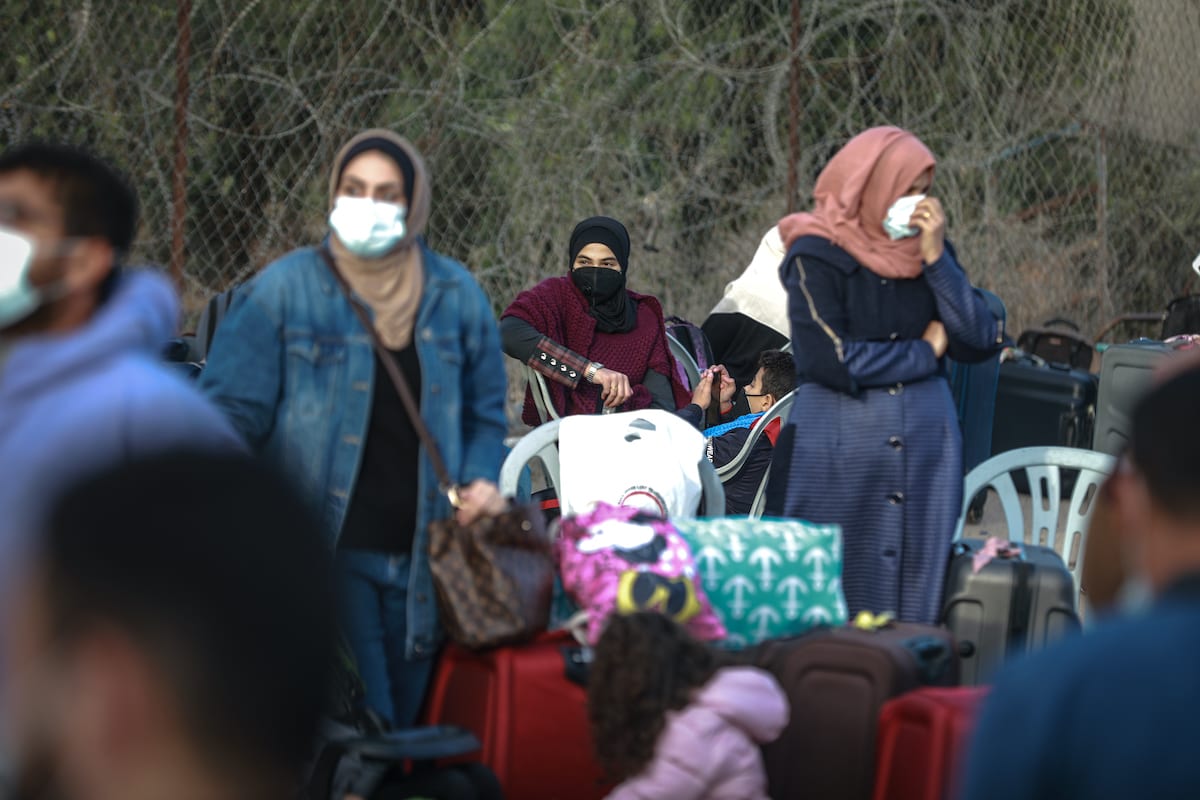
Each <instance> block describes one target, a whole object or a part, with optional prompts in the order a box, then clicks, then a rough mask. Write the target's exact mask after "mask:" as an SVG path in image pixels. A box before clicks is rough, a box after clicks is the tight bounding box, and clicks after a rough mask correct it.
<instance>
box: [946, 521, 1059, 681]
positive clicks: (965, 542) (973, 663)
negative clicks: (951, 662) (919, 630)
mask: <svg viewBox="0 0 1200 800" xmlns="http://www.w3.org/2000/svg"><path fill="white" fill-rule="evenodd" d="M983 544H984V541H983V540H982V539H962V540H960V541H957V542H955V543H954V547H953V549H952V551H951V555H950V568H949V570H948V571H947V573H946V593H945V600H944V602H943V604H942V624H944V625H945V626H946V627H947V628H949V629H950V632H951V633H953V634H954V639H955V641H956V642H957V643H958V655H959V657H960V659H961V667H960V673H961V675H962V683H963V685H967V686H973V685H980V684H986V683H990V682H991V680H992V678H993V676H994V675H995V672H996V669H997V668H998V667H999V666H1000V665H1001V664H1002V663H1003V662H1004V661H1005V660H1006V659H1007V658H1010V657H1012V656H1014V655H1017V654H1019V653H1024V652H1028V651H1030V650H1037V649H1039V648H1041V647H1043V646H1045V645H1046V644H1048V643H1050V642H1052V641H1055V640H1056V639H1060V638H1062V637H1063V636H1065V635H1067V634H1069V633H1072V632H1075V631H1078V630H1079V612H1078V605H1077V602H1076V591H1075V581H1074V579H1072V577H1071V573H1070V572H1068V571H1067V567H1066V565H1065V564H1063V560H1062V559H1061V558H1059V556H1058V553H1056V552H1054V550H1052V549H1050V548H1049V547H1040V546H1038V545H1025V544H1023V545H1019V549H1020V553H1021V554H1020V556H1018V557H1008V558H1003V557H997V558H993V559H992V560H991V561H989V562H988V563H987V564H986V565H985V566H984V567H983V568H982V569H981V570H980V571H979V572H975V571H974V568H973V562H974V557H975V554H976V553H977V552H978V551H979V550H980V549H981V548H982V547H983Z"/></svg>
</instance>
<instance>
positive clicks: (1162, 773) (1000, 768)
mask: <svg viewBox="0 0 1200 800" xmlns="http://www.w3.org/2000/svg"><path fill="white" fill-rule="evenodd" d="M1198 675H1200V576H1192V577H1191V578H1186V579H1184V580H1182V581H1180V582H1179V583H1177V584H1176V585H1175V586H1173V587H1172V588H1171V589H1169V590H1168V591H1167V592H1165V593H1164V594H1163V596H1162V598H1161V599H1160V600H1159V601H1158V602H1157V603H1156V604H1155V605H1154V606H1153V607H1151V609H1150V610H1148V611H1147V612H1146V613H1145V614H1144V615H1140V616H1137V617H1132V618H1129V619H1124V620H1115V621H1113V622H1110V623H1102V624H1101V625H1099V626H1097V627H1095V628H1093V629H1091V630H1089V631H1087V632H1085V633H1084V634H1083V635H1082V636H1079V637H1078V638H1072V639H1070V640H1067V641H1064V642H1059V643H1057V644H1055V645H1052V646H1051V647H1049V648H1047V649H1046V650H1043V651H1041V652H1039V653H1035V654H1033V655H1031V656H1029V657H1028V658H1026V659H1023V660H1021V661H1019V662H1016V663H1014V664H1012V665H1011V666H1009V667H1007V668H1006V669H1004V670H1002V671H1001V673H1000V674H999V675H998V676H997V679H996V684H995V688H994V689H993V691H992V692H991V693H990V694H989V696H988V699H987V702H986V704H985V705H984V708H983V713H982V714H981V715H980V718H979V725H978V727H977V728H976V733H975V737H974V741H973V743H972V746H971V752H970V755H969V756H968V759H967V769H966V782H965V787H964V791H963V793H962V794H961V795H957V796H960V797H962V798H963V800H1001V799H1002V798H1003V800H1008V798H1018V797H1019V798H1021V800H1084V799H1085V798H1086V800H1128V799H1129V798H1151V797H1152V798H1193V797H1197V796H1200V760H1198V759H1197V753H1196V745H1197V743H1198V742H1200V739H1198V737H1197V735H1196V720H1197V718H1200V680H1197V676H1198Z"/></svg>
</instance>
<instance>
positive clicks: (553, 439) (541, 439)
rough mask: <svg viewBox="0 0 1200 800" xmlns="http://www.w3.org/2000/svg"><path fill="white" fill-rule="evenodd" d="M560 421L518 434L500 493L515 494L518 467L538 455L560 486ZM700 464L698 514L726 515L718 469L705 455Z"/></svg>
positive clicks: (503, 471)
mask: <svg viewBox="0 0 1200 800" xmlns="http://www.w3.org/2000/svg"><path fill="white" fill-rule="evenodd" d="M561 422H562V420H557V419H555V420H551V421H550V422H547V423H546V424H544V425H539V426H538V427H536V428H534V429H533V430H532V431H530V432H529V433H527V434H525V435H524V436H523V437H521V440H520V441H518V442H517V444H516V446H515V447H513V449H512V450H511V451H510V452H509V454H508V457H507V458H505V459H504V464H503V465H502V466H501V467H500V493H501V494H502V495H504V496H505V497H511V496H513V495H514V494H516V491H517V482H518V481H519V480H520V478H521V471H522V470H523V469H525V465H526V464H528V463H529V462H530V461H532V460H533V459H534V458H538V459H541V462H542V466H543V467H544V468H545V471H546V482H547V483H548V484H549V485H550V486H551V487H553V488H554V490H555V491H557V490H558V489H559V487H560V486H561V484H562V481H561V480H560V478H559V461H558V428H559V425H560V424H561ZM699 466H700V488H701V495H700V509H699V511H698V512H697V514H698V515H699V516H706V517H723V516H725V488H724V487H723V486H722V485H721V481H720V479H719V478H718V477H717V471H716V470H715V469H713V465H712V463H711V462H710V461H709V460H708V459H706V458H703V457H702V458H701V459H700V462H699Z"/></svg>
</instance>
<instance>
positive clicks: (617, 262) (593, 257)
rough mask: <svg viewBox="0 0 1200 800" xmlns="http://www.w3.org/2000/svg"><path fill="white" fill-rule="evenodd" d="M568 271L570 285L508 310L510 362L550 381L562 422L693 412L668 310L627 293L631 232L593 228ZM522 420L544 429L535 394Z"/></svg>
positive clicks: (574, 248) (582, 236) (590, 223)
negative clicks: (645, 411) (601, 415)
mask: <svg viewBox="0 0 1200 800" xmlns="http://www.w3.org/2000/svg"><path fill="white" fill-rule="evenodd" d="M567 264H568V271H567V274H566V275H562V276H559V277H556V278H547V279H546V280H544V281H542V282H541V283H539V284H538V285H537V286H534V287H533V288H532V289H527V290H525V291H524V292H521V294H519V295H517V299H516V300H514V301H513V302H512V305H510V306H509V307H508V308H507V309H505V310H504V314H503V315H501V318H500V337H501V341H502V344H503V347H504V352H505V353H507V354H508V355H510V356H512V357H513V358H515V359H517V360H518V361H522V362H524V363H526V364H528V365H529V366H530V367H532V368H533V369H535V370H537V371H538V372H540V373H542V374H543V375H545V376H546V378H547V380H548V384H547V385H548V386H549V389H550V396H551V399H552V401H553V403H554V408H555V410H556V411H557V412H558V414H559V415H560V416H567V415H569V414H595V413H598V412H600V411H602V410H603V409H606V408H607V409H612V410H619V411H634V410H637V409H642V408H662V409H666V410H668V411H675V410H677V409H679V408H682V407H683V406H686V405H687V404H688V402H689V400H690V395H689V393H688V391H687V389H686V388H685V387H684V386H683V384H681V383H680V382H679V379H678V378H677V377H676V373H675V360H674V358H673V357H672V356H671V351H670V349H669V348H668V347H667V337H666V328H665V325H664V323H663V312H662V306H661V305H659V302H658V300H656V299H655V298H654V297H651V296H650V295H644V294H638V293H636V292H631V291H629V290H628V289H626V288H625V276H626V274H627V272H628V269H629V233H628V231H626V230H625V226H624V225H622V224H621V223H620V222H617V221H616V220H615V219H611V218H609V217H591V218H590V219H585V220H584V221H583V222H581V223H579V224H578V225H576V226H575V230H574V232H573V233H572V234H571V244H570V248H569V260H568V262H567ZM523 418H524V420H525V421H526V422H528V423H529V424H531V425H536V424H538V422H539V421H540V420H538V419H537V414H536V412H535V410H534V407H533V401H532V398H531V397H530V396H529V394H528V392H527V393H526V396H525V411H524V414H523Z"/></svg>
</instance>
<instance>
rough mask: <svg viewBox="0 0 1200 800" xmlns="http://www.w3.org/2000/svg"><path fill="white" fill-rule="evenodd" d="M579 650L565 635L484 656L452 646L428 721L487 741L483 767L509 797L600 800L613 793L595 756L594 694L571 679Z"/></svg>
mask: <svg viewBox="0 0 1200 800" xmlns="http://www.w3.org/2000/svg"><path fill="white" fill-rule="evenodd" d="M577 650H578V646H577V645H576V643H575V640H574V639H572V638H571V637H570V636H569V635H567V634H565V633H548V634H544V635H543V636H541V637H539V638H538V639H536V640H534V641H533V642H531V643H529V644H525V645H519V646H516V647H500V648H496V649H494V650H487V651H482V652H470V651H467V650H463V649H462V648H459V647H455V646H454V645H448V646H447V647H446V651H445V652H444V653H443V654H442V657H441V660H440V661H439V663H438V667H437V671H436V672H435V674H434V678H433V682H432V686H431V689H430V694H429V710H428V713H427V717H428V720H427V721H428V722H430V723H432V724H444V725H458V726H461V727H463V728H466V729H467V730H469V731H471V732H472V733H474V734H475V735H476V736H477V737H479V741H480V742H482V743H483V753H482V756H481V758H480V760H482V761H483V763H484V764H486V765H487V766H488V767H489V768H491V770H492V771H493V772H494V773H496V777H497V778H498V779H499V780H500V785H501V786H502V787H503V788H504V796H505V797H516V798H523V799H525V800H556V799H557V798H562V800H590V798H596V800H599V798H602V797H604V795H605V794H607V792H608V791H609V790H610V789H611V788H612V787H611V784H605V783H604V782H603V772H602V770H601V769H600V765H599V764H598V763H597V761H596V757H595V755H594V753H593V749H592V738H591V732H590V730H589V725H588V719H587V690H586V689H584V688H583V687H582V686H580V685H579V684H577V683H575V682H572V681H571V680H569V679H568V678H567V675H566V669H567V654H568V653H570V652H572V651H575V652H577Z"/></svg>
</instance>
